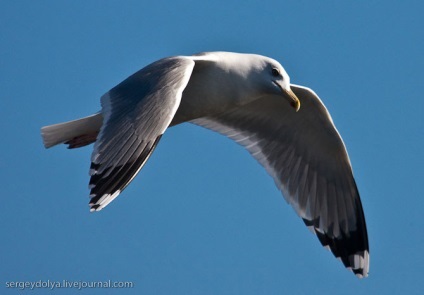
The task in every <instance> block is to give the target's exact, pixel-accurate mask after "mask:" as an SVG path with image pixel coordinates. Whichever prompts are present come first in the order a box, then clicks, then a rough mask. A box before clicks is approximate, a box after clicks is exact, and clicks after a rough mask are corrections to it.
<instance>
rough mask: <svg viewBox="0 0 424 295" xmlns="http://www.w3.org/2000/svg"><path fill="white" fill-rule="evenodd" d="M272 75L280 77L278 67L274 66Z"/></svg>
mask: <svg viewBox="0 0 424 295" xmlns="http://www.w3.org/2000/svg"><path fill="white" fill-rule="evenodd" d="M272 75H273V76H274V77H279V76H280V71H279V70H278V69H277V68H272Z"/></svg>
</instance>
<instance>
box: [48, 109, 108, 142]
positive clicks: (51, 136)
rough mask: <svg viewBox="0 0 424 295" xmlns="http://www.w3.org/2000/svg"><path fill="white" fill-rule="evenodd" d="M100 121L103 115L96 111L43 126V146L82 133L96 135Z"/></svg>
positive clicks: (72, 137)
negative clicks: (86, 115)
mask: <svg viewBox="0 0 424 295" xmlns="http://www.w3.org/2000/svg"><path fill="white" fill-rule="evenodd" d="M102 123H103V116H102V115H101V114H100V113H97V114H94V115H91V116H88V117H85V118H81V119H78V120H74V121H69V122H65V123H59V124H54V125H50V126H45V127H43V128H41V136H42V137H43V143H44V146H45V147H46V148H49V147H52V146H55V145H57V144H60V143H64V142H68V141H71V140H72V139H74V138H77V137H79V136H84V135H95V136H97V133H98V132H99V130H100V127H101V126H102ZM94 140H95V137H94ZM88 143H90V142H88ZM88 143H86V144H88Z"/></svg>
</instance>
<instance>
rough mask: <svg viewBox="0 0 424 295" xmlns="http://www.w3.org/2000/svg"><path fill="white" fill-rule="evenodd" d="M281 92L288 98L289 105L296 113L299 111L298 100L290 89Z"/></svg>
mask: <svg viewBox="0 0 424 295" xmlns="http://www.w3.org/2000/svg"><path fill="white" fill-rule="evenodd" d="M282 90H283V91H284V92H285V93H286V94H287V95H288V96H289V98H290V105H291V106H292V107H293V108H294V109H295V110H296V112H297V111H299V109H300V100H299V98H297V96H296V94H294V92H293V91H292V90H291V89H290V88H289V89H284V88H282Z"/></svg>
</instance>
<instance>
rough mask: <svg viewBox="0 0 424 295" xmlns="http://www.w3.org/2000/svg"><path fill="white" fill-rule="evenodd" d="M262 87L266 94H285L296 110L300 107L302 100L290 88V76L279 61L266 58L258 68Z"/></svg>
mask: <svg viewBox="0 0 424 295" xmlns="http://www.w3.org/2000/svg"><path fill="white" fill-rule="evenodd" d="M258 71H259V75H260V78H259V81H260V83H261V88H262V90H263V91H265V93H266V94H271V95H279V96H283V97H284V98H285V99H286V100H288V102H289V103H290V105H291V106H292V107H293V108H294V109H295V110H296V112H297V111H298V110H299V108H300V101H299V98H297V96H296V94H294V92H293V91H292V90H291V88H290V77H289V75H287V72H286V71H285V70H284V68H283V67H282V66H281V65H280V63H279V62H277V61H275V60H273V59H270V58H266V59H265V62H263V63H262V64H261V66H260V67H259V68H258Z"/></svg>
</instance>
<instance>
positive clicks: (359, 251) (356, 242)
mask: <svg viewBox="0 0 424 295" xmlns="http://www.w3.org/2000/svg"><path fill="white" fill-rule="evenodd" d="M303 221H304V223H305V224H306V226H308V227H309V228H313V231H314V232H315V234H316V235H317V237H318V240H319V241H320V242H321V244H322V245H323V246H324V247H329V248H330V250H331V252H332V253H333V254H334V256H335V257H336V258H339V259H340V260H341V261H342V263H343V264H344V266H345V267H346V268H348V269H350V270H352V272H353V273H354V274H355V275H356V276H357V277H360V278H362V277H367V276H368V272H369V246H368V238H367V232H366V228H365V227H364V226H362V222H359V224H357V227H356V229H355V230H353V231H350V232H349V233H344V232H343V231H342V230H340V235H339V236H338V237H335V236H334V235H333V234H329V233H328V232H322V231H321V230H320V229H319V218H318V219H315V220H312V221H311V220H307V219H303ZM330 232H331V231H330Z"/></svg>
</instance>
